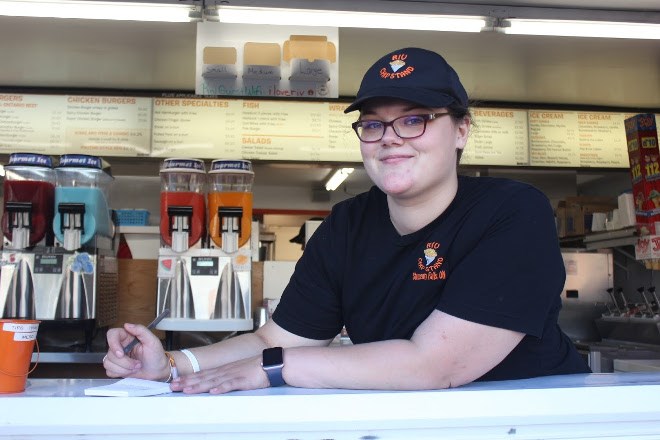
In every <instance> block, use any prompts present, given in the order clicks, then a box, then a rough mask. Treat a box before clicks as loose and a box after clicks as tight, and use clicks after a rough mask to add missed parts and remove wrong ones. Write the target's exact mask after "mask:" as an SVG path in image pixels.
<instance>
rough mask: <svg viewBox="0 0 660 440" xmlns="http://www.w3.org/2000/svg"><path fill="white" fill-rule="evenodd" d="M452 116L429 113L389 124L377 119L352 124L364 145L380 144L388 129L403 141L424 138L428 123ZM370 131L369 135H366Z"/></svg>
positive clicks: (396, 119) (395, 120)
mask: <svg viewBox="0 0 660 440" xmlns="http://www.w3.org/2000/svg"><path fill="white" fill-rule="evenodd" d="M448 114H450V113H449V112H443V113H428V114H422V115H404V116H399V117H398V118H395V119H392V120H391V121H389V122H385V121H379V120H377V119H362V120H359V121H355V122H353V123H352V124H351V127H353V131H355V134H356V135H357V137H358V138H359V139H360V141H362V142H364V143H371V142H378V141H380V140H381V139H383V136H385V130H387V127H392V130H394V133H395V134H396V135H397V136H399V137H400V138H401V139H414V138H418V137H420V136H422V135H423V134H424V133H425V132H426V124H427V123H428V121H432V120H434V119H438V118H440V117H442V116H446V115H448ZM365 130H368V133H365Z"/></svg>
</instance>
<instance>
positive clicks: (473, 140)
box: [461, 108, 529, 166]
mask: <svg viewBox="0 0 660 440" xmlns="http://www.w3.org/2000/svg"><path fill="white" fill-rule="evenodd" d="M472 116H473V117H474V121H475V124H474V126H473V127H472V132H471V133H470V137H469V138H468V143H467V146H466V147H465V150H464V152H463V155H462V156H461V163H463V164H466V165H513V166H515V165H527V164H528V163H529V153H528V151H529V150H528V148H527V145H528V140H527V111H526V110H511V109H485V108H484V109H474V110H473V111H472Z"/></svg>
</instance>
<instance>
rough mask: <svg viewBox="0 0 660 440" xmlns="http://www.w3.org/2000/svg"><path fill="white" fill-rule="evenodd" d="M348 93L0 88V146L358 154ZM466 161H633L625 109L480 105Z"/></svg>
mask: <svg viewBox="0 0 660 440" xmlns="http://www.w3.org/2000/svg"><path fill="white" fill-rule="evenodd" d="M347 106H348V104H347V103H344V102H322V101H300V100H298V101H294V100H285V99H278V100H274V99H261V100H258V99H237V98H226V99H212V98H199V97H196V96H193V97H188V98H137V97H112V96H82V95H32V94H0V153H12V152H18V151H25V152H34V153H45V154H54V155H57V154H65V153H85V154H91V155H96V156H126V157H131V156H152V157H177V156H178V157H192V158H200V159H217V158H226V159H238V158H243V159H254V160H272V161H301V162H344V163H351V162H355V163H359V162H360V161H361V157H360V144H359V141H358V139H357V136H355V133H354V132H353V130H352V129H351V123H352V122H354V121H355V120H356V119H357V117H358V114H357V113H350V114H344V110H345V109H346V107H347ZM472 114H473V117H474V122H475V123H474V125H473V127H472V132H471V133H470V137H469V138H468V143H467V146H466V148H465V150H464V153H463V156H462V159H461V162H462V163H463V164H466V165H483V166H539V167H570V168H589V167H597V168H623V169H627V168H628V166H629V165H628V154H627V148H626V145H627V144H626V138H625V136H626V134H625V128H624V120H625V119H626V118H628V117H630V116H632V115H633V113H625V112H596V111H563V110H538V109H533V110H532V109H530V110H525V109H509V108H481V107H479V108H474V109H472Z"/></svg>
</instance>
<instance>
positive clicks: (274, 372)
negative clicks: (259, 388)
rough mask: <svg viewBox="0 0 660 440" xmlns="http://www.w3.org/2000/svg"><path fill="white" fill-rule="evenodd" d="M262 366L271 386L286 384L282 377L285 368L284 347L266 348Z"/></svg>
mask: <svg viewBox="0 0 660 440" xmlns="http://www.w3.org/2000/svg"><path fill="white" fill-rule="evenodd" d="M261 367H262V368H263V369H264V371H265V372H266V375H267V376H268V381H269V382H270V386H271V387H280V386H282V385H286V382H284V378H283V377H282V368H284V353H283V350H282V347H273V348H266V349H265V350H264V351H263V353H262V357H261Z"/></svg>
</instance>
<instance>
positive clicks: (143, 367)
mask: <svg viewBox="0 0 660 440" xmlns="http://www.w3.org/2000/svg"><path fill="white" fill-rule="evenodd" d="M133 338H138V340H139V341H140V343H139V344H137V345H136V346H135V347H134V348H133V350H131V352H130V353H128V354H124V347H125V346H127V345H128V344H129V343H130V342H131V341H132V340H133ZM107 339H108V353H107V354H106V355H105V357H104V358H103V367H104V368H105V373H106V374H107V376H108V377H113V378H114V377H136V378H139V379H149V380H160V381H165V380H167V378H168V377H169V376H170V364H169V361H168V359H167V356H165V351H164V350H163V345H162V343H161V342H160V339H158V338H157V337H156V335H154V334H153V333H152V332H151V331H150V330H149V329H147V328H146V327H145V326H143V325H140V324H129V323H126V324H124V326H123V327H120V328H112V329H110V330H108V333H107Z"/></svg>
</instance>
